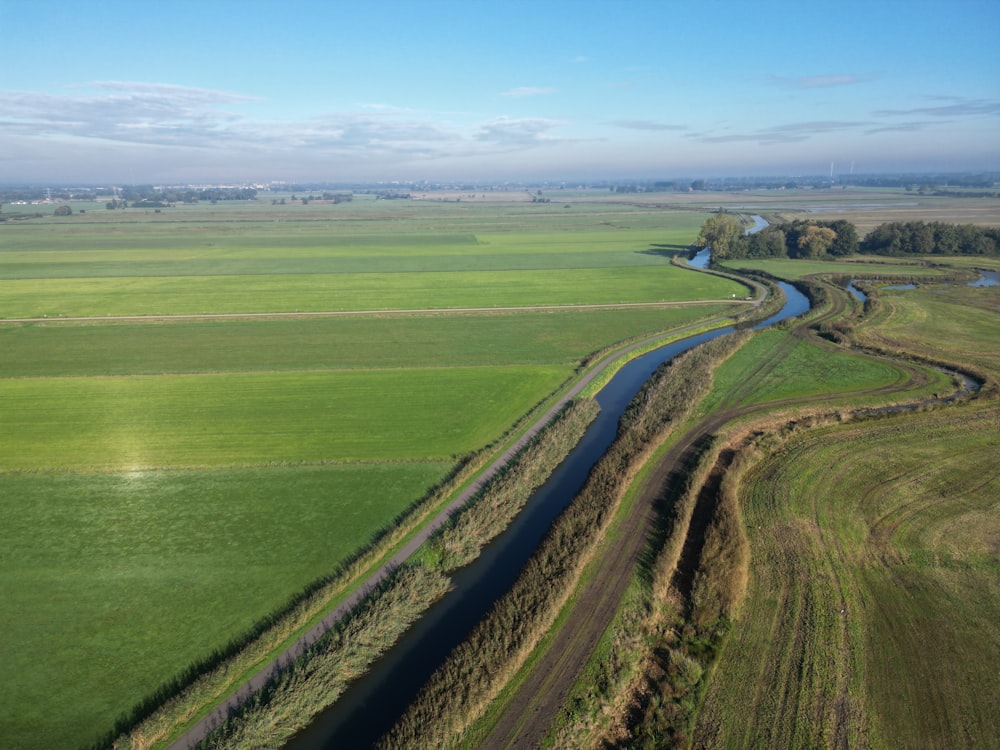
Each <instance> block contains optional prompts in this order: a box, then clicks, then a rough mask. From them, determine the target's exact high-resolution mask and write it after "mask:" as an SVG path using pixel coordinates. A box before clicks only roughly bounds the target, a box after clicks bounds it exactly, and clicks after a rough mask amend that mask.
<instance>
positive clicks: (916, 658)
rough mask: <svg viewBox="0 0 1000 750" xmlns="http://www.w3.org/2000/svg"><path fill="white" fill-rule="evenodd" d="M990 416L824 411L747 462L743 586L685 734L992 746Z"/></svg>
mask: <svg viewBox="0 0 1000 750" xmlns="http://www.w3.org/2000/svg"><path fill="white" fill-rule="evenodd" d="M997 419H998V417H997V411H996V407H995V405H990V406H989V407H988V408H972V407H961V408H956V409H954V410H952V411H950V412H948V413H945V412H941V413H936V412H932V413H928V414H922V415H917V416H907V417H905V418H904V417H900V418H895V419H885V420H881V421H878V422H876V423H862V424H859V425H845V426H838V427H830V428H825V429H822V430H816V431H813V432H809V433H807V434H805V435H802V436H798V437H795V438H793V439H792V440H790V441H789V442H788V443H787V444H786V445H784V446H782V447H781V448H780V449H779V450H778V451H776V452H775V454H774V455H773V456H772V457H769V458H768V459H767V460H765V461H763V462H761V464H760V465H759V466H758V467H756V468H755V469H754V471H753V473H752V474H751V475H750V476H748V477H747V478H746V487H747V490H746V492H745V495H744V498H743V502H744V515H745V519H746V524H747V528H748V529H749V536H750V543H751V550H752V552H751V555H752V562H751V568H750V571H751V572H750V584H749V591H748V593H747V597H746V600H745V605H744V612H743V615H742V616H741V617H740V621H739V623H738V624H737V626H736V627H735V630H734V634H733V636H732V640H731V642H730V643H729V644H728V646H727V647H726V649H725V652H724V654H723V656H722V658H721V660H720V662H719V665H718V668H717V669H716V671H715V674H714V677H713V680H712V682H711V683H710V687H709V691H708V696H707V699H706V705H705V708H704V709H703V711H702V713H701V715H700V716H699V719H698V725H697V729H696V732H695V746H696V747H703V746H711V747H747V746H763V745H767V746H772V747H774V746H781V747H793V746H794V747H804V746H831V745H834V744H837V743H838V742H847V743H848V744H850V745H851V746H857V747H928V748H948V747H955V746H956V745H966V746H969V747H984V748H985V747H996V746H997V737H998V733H1000V725H998V723H997V719H996V712H995V711H994V707H995V706H996V703H997V701H998V699H1000V695H998V692H997V689H996V686H997V681H996V679H995V674H994V671H995V670H994V668H995V663H994V662H993V661H992V660H991V659H990V658H989V656H988V655H989V654H991V653H994V652H995V648H996V644H997V642H998V640H1000V630H998V628H997V622H998V621H1000V620H998V617H1000V609H998V606H997V601H998V599H997V596H996V594H997V584H996V581H997V574H998V572H1000V570H998V567H997V561H996V554H995V539H996V534H997V531H998V527H997V512H998V510H1000V508H998V506H997V498H998V496H1000V494H998V491H1000V485H998V482H1000V477H998V476H997V473H996V470H995V462H994V461H993V459H994V457H995V456H996V455H997V452H998V451H1000V439H998V435H1000V430H998V427H1000V423H998V421H997ZM748 686H752V688H751V689H748Z"/></svg>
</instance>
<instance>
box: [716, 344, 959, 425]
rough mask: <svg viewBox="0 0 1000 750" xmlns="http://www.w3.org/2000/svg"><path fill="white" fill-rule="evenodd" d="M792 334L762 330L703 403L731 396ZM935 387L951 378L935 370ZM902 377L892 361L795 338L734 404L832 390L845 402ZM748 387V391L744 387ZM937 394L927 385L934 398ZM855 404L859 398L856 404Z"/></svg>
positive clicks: (721, 373)
mask: <svg viewBox="0 0 1000 750" xmlns="http://www.w3.org/2000/svg"><path fill="white" fill-rule="evenodd" d="M787 335H788V334H787V332H786V331H782V330H767V331H760V332H758V333H757V335H756V336H754V338H753V339H752V340H751V341H750V342H749V343H748V344H746V345H745V346H743V347H742V348H741V349H740V350H739V351H738V352H736V354H734V355H733V356H732V357H731V358H730V359H729V360H728V361H726V362H725V363H723V364H722V366H721V367H719V369H718V370H717V371H716V373H715V379H716V384H717V386H716V388H715V389H713V394H712V395H711V396H709V398H708V399H707V400H706V402H705V404H704V406H703V407H702V408H703V409H705V410H706V411H709V410H711V409H712V408H715V407H716V406H717V405H718V403H719V401H718V399H720V398H725V397H726V394H729V393H731V392H733V391H735V390H736V389H737V387H738V386H741V385H744V384H746V382H747V379H748V374H750V373H755V366H756V363H758V362H760V361H761V360H762V358H764V357H765V356H766V355H767V354H768V352H770V351H771V350H772V349H773V348H774V347H775V346H777V345H778V343H779V342H780V341H781V340H782V339H783V338H784V337H786V336H787ZM928 374H929V375H931V376H932V379H933V381H934V383H935V387H936V388H937V389H939V390H948V388H949V387H950V386H949V381H948V377H947V376H946V375H944V374H943V373H940V372H937V371H934V370H930V369H929V368H928ZM900 377H901V374H900V372H899V370H898V369H896V368H894V367H892V365H890V364H888V363H886V362H882V361H878V360H874V359H870V358H867V357H862V356H858V355H856V354H851V353H849V352H846V351H843V350H832V349H825V348H823V347H820V346H817V345H816V344H815V343H813V342H811V341H808V340H800V341H796V342H794V343H793V344H792V345H791V346H790V348H789V351H788V353H787V354H785V356H783V357H782V358H781V361H780V362H778V363H777V364H776V365H775V367H774V368H773V369H771V370H768V371H767V372H764V373H761V374H760V375H757V376H756V377H755V379H754V380H753V383H752V385H753V388H752V389H750V390H748V391H747V392H746V393H745V394H744V395H743V396H742V398H741V399H740V400H739V402H738V403H735V404H732V405H733V406H748V405H751V404H758V403H763V402H766V401H776V400H778V399H786V398H804V397H809V396H817V395H822V394H829V396H830V399H831V400H836V399H840V400H843V397H844V396H845V395H850V394H852V393H860V392H862V391H866V390H870V389H872V388H878V387H881V386H886V385H891V384H893V383H895V382H897V381H898V380H899V379H900ZM743 390H747V389H746V388H744V389H743ZM931 392H932V390H931V389H927V390H926V393H927V395H928V396H929V395H930V393H931ZM852 403H854V402H852Z"/></svg>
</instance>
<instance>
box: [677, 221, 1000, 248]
mask: <svg viewBox="0 0 1000 750" xmlns="http://www.w3.org/2000/svg"><path fill="white" fill-rule="evenodd" d="M696 244H697V245H698V246H699V247H706V246H710V247H711V248H712V258H713V260H729V259H736V258H827V257H843V256H847V255H853V254H854V253H856V252H862V253H868V254H871V255H890V256H898V255H908V254H919V255H998V254H1000V228H998V227H977V226H975V225H973V224H946V223H944V222H923V221H910V222H888V223H885V224H880V225H879V226H877V227H875V229H873V230H872V231H871V232H869V233H868V234H867V235H866V236H865V238H864V239H863V240H860V241H859V239H858V231H857V228H856V227H855V226H854V225H853V224H852V223H851V222H849V221H846V220H844V219H838V220H837V221H816V220H802V219H796V220H795V221H789V222H782V223H777V224H770V225H768V226H767V227H765V228H764V229H763V230H761V231H760V232H755V233H754V234H749V235H748V234H745V233H744V228H743V225H742V224H741V223H740V221H739V219H737V218H736V217H735V216H733V215H732V214H727V213H717V214H713V215H712V216H711V217H709V218H708V219H707V220H706V221H705V223H704V224H703V225H702V228H701V233H700V234H699V235H698V239H697V240H696Z"/></svg>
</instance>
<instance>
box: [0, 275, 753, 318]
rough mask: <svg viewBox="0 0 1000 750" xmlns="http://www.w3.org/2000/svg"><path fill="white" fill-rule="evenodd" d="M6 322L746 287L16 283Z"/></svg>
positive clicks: (742, 291) (509, 282)
mask: <svg viewBox="0 0 1000 750" xmlns="http://www.w3.org/2000/svg"><path fill="white" fill-rule="evenodd" d="M4 289H5V294H4V296H3V299H2V301H0V315H2V316H3V317H5V318H34V317H45V316H47V317H74V316H111V315H176V314H197V313H241V312H250V313H262V312H303V311H324V310H408V309H436V308H465V307H513V306H525V305H577V304H617V303H621V302H677V301H681V300H699V299H700V300H722V299H727V298H731V297H733V296H737V295H739V296H745V295H746V294H747V292H746V287H744V286H743V285H742V284H737V283H735V282H733V281H729V280H727V279H721V278H719V277H716V276H708V275H706V274H694V273H692V272H690V271H687V270H684V269H680V268H676V267H673V266H670V265H668V264H666V263H664V264H663V265H662V266H659V267H655V268H648V267H643V266H640V267H617V268H600V269H592V268H583V269H555V270H554V269H543V270H538V271H487V272H483V273H476V272H469V271H455V272H427V273H409V274H403V273H388V274H386V273H355V274H315V275H302V274H297V275H287V276H170V277H142V278H108V279H93V278H87V279H22V280H19V281H10V282H5V284H4Z"/></svg>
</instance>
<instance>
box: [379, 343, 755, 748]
mask: <svg viewBox="0 0 1000 750" xmlns="http://www.w3.org/2000/svg"><path fill="white" fill-rule="evenodd" d="M749 335H750V334H749V333H748V332H742V333H735V334H730V335H729V336H723V337H720V338H717V339H714V340H712V341H710V342H708V343H706V344H704V345H702V346H700V347H698V348H696V349H694V350H691V351H689V352H687V353H685V354H683V355H681V356H679V357H677V358H676V359H674V360H673V361H671V362H669V363H667V364H666V365H664V366H662V367H661V368H660V369H659V370H657V372H656V373H655V374H654V376H653V377H652V378H651V379H650V380H649V381H648V382H647V383H646V385H645V386H644V387H643V389H642V390H641V391H640V393H639V394H638V395H637V396H636V398H635V400H634V401H633V405H632V407H630V409H629V410H628V411H627V413H626V415H624V416H623V418H622V422H621V427H620V430H619V435H618V437H617V439H616V440H615V443H614V444H613V445H612V447H611V448H610V449H609V450H608V452H607V453H606V454H605V456H604V457H603V458H602V459H601V460H600V461H599V462H598V463H597V464H596V465H595V467H594V469H593V470H592V472H591V474H590V477H589V478H588V480H587V483H586V485H585V486H584V488H583V490H581V492H580V494H579V495H578V496H577V497H576V498H575V499H574V501H573V502H572V503H571V505H570V506H569V507H568V508H567V510H566V511H564V513H563V514H562V515H560V516H559V518H558V519H557V520H556V522H555V523H554V524H553V526H552V528H551V529H550V530H549V532H548V533H547V534H546V536H545V538H544V539H543V541H542V543H541V544H540V545H539V548H538V550H537V551H536V553H535V554H534V555H533V556H532V557H531V559H530V560H529V561H528V563H527V564H526V565H525V567H524V569H523V570H522V572H521V575H520V576H519V578H518V580H517V581H516V582H515V584H514V586H513V587H512V589H511V590H510V591H509V592H508V593H507V594H506V595H505V596H504V597H503V598H502V599H500V600H499V601H498V602H497V603H496V604H495V605H494V607H493V609H492V610H491V612H490V614H489V615H488V616H487V617H486V618H485V619H484V620H483V621H482V622H480V623H479V625H477V627H476V628H475V629H474V630H473V632H472V633H471V634H470V636H469V638H468V639H467V640H466V641H465V642H464V643H462V644H461V645H460V646H459V647H457V648H456V649H455V650H454V651H453V652H452V654H451V656H450V657H449V658H448V660H447V661H446V662H445V664H443V665H442V666H441V667H440V668H439V669H438V671H437V672H436V673H435V674H434V675H433V676H432V677H431V679H430V680H429V681H428V684H427V685H426V686H425V687H424V688H423V690H422V691H421V693H420V695H419V696H418V697H417V699H416V700H415V701H414V703H413V704H412V705H411V706H410V708H409V709H408V711H407V713H406V714H405V715H404V716H403V718H402V719H401V720H400V721H399V722H398V723H397V725H396V726H395V727H394V728H393V729H392V730H390V732H389V733H388V734H387V735H386V736H385V737H383V738H382V740H381V741H380V743H379V747H381V748H396V747H407V748H423V747H434V748H436V747H438V746H439V745H446V744H448V743H450V742H453V741H454V740H455V739H456V738H457V737H459V736H460V735H461V733H462V732H463V731H464V730H465V729H466V728H467V727H468V726H469V725H470V724H471V722H472V721H474V720H475V719H476V718H477V717H478V716H479V715H481V713H482V712H483V710H485V708H486V706H487V705H488V704H489V702H490V701H491V700H492V699H493V698H494V697H495V696H496V694H497V693H498V691H499V690H500V689H501V688H502V686H503V685H504V684H505V682H506V681H507V680H508V679H509V678H510V677H511V676H512V675H513V674H514V672H516V670H517V669H518V668H519V667H520V665H521V664H522V663H523V661H524V660H525V659H526V658H527V656H528V654H530V652H531V650H532V649H533V648H534V647H535V645H536V644H537V643H538V641H539V639H540V638H541V637H542V635H543V634H544V633H545V632H546V631H547V629H548V627H549V626H550V625H551V623H552V621H553V620H554V618H555V617H556V615H557V614H558V611H559V609H560V607H561V606H562V604H563V603H564V601H565V599H566V597H567V596H568V595H569V593H570V591H571V589H572V588H573V586H574V583H575V581H576V579H577V577H578V575H579V572H580V570H581V569H582V566H583V565H584V564H585V562H586V559H587V557H588V553H589V552H590V551H591V550H592V549H593V547H594V545H595V544H596V542H597V541H598V540H599V539H600V536H601V533H602V531H603V530H604V528H606V524H607V522H608V521H609V520H610V518H611V517H612V516H613V514H614V512H615V510H616V508H617V507H618V504H619V501H620V499H621V498H622V496H623V495H624V493H625V491H626V490H627V489H628V487H629V485H630V483H631V481H632V478H633V476H634V472H635V471H636V470H638V468H639V467H641V466H642V464H643V463H644V462H645V461H646V460H647V458H648V456H649V454H650V452H651V451H652V450H654V449H655V448H656V446H657V445H659V444H660V443H661V442H662V441H663V440H664V439H665V437H666V435H667V434H669V432H670V430H671V428H672V426H673V425H674V424H675V423H676V422H677V421H679V420H681V419H683V418H684V417H685V416H686V415H687V414H688V413H689V412H690V410H691V408H692V407H693V405H694V404H695V403H697V401H698V400H700V398H701V397H702V396H703V395H704V394H705V393H706V392H707V390H708V387H709V383H710V382H711V372H712V369H713V368H714V366H715V364H716V363H717V362H719V361H721V360H722V359H724V358H725V357H727V356H729V355H730V354H731V353H732V352H733V351H735V350H736V349H737V348H738V347H739V346H740V345H741V344H742V343H743V342H745V341H746V340H747V339H748V338H749Z"/></svg>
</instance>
